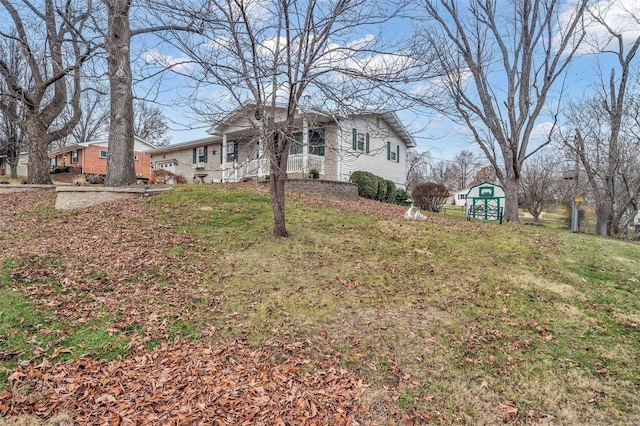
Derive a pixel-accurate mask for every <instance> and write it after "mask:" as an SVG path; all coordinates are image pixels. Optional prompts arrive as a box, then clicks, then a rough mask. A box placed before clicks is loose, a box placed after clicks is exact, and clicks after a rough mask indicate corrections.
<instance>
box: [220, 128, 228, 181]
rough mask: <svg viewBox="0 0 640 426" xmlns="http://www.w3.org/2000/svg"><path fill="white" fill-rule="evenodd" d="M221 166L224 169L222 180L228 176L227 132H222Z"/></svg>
mask: <svg viewBox="0 0 640 426" xmlns="http://www.w3.org/2000/svg"><path fill="white" fill-rule="evenodd" d="M220 168H221V169H222V182H224V181H225V178H227V134H226V133H223V134H222V164H220Z"/></svg>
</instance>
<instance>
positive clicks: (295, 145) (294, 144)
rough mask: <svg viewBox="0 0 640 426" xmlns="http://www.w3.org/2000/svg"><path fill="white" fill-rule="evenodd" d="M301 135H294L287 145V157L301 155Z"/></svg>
mask: <svg viewBox="0 0 640 426" xmlns="http://www.w3.org/2000/svg"><path fill="white" fill-rule="evenodd" d="M302 151H303V150H302V133H295V134H294V135H293V140H292V141H291V144H290V145H289V155H297V154H302Z"/></svg>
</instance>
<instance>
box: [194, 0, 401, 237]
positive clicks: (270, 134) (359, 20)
mask: <svg viewBox="0 0 640 426" xmlns="http://www.w3.org/2000/svg"><path fill="white" fill-rule="evenodd" d="M196 3H197V2H196ZM389 4H390V2H385V3H380V2H371V1H368V0H328V1H316V0H308V1H285V0H266V1H262V2H254V1H242V0H240V1H237V0H212V1H206V2H203V3H201V4H199V5H196V6H197V7H196V8H195V9H194V10H197V12H198V13H197V14H196V13H195V12H193V13H192V14H193V15H198V16H199V17H200V18H201V19H203V21H202V22H203V30H204V39H201V38H196V39H195V40H194V39H183V40H182V47H183V48H184V49H185V50H186V51H188V53H189V55H190V56H191V57H192V58H193V59H194V60H195V61H196V62H198V64H199V66H200V67H201V70H202V75H198V76H197V77H198V79H199V80H200V84H216V85H217V86H218V87H219V88H220V91H221V96H220V99H216V100H215V104H214V105H212V108H215V109H213V110H210V111H209V112H210V113H211V114H212V118H213V121H214V122H220V121H222V119H223V118H224V117H225V116H226V115H227V114H229V113H231V112H232V111H235V110H238V109H239V108H243V107H244V108H245V109H244V111H245V112H250V113H249V114H248V116H249V117H250V120H248V121H250V124H248V126H251V127H252V130H253V131H254V132H255V134H256V135H257V138H256V139H257V141H259V143H260V146H261V147H263V149H264V152H265V153H266V156H267V157H268V158H269V162H270V179H269V182H270V192H271V205H272V209H273V213H274V229H273V233H274V235H275V236H278V237H284V236H287V235H288V231H287V229H286V224H285V203H284V201H285V180H286V170H287V162H288V156H289V148H290V145H291V143H292V142H293V141H294V139H295V138H294V133H295V132H296V120H298V119H299V118H300V117H301V114H302V111H303V109H304V110H309V109H312V108H313V107H317V105H309V103H312V102H313V99H318V100H322V101H323V102H324V105H323V106H326V105H329V104H331V103H332V106H333V109H334V110H338V111H342V113H343V114H344V115H347V114H348V113H349V111H352V110H351V108H357V107H360V106H362V105H379V104H380V102H381V101H382V100H381V98H382V96H381V95H380V94H379V93H378V94H377V95H376V91H375V90H374V89H373V88H372V87H373V86H372V85H368V86H367V85H363V86H358V83H359V81H360V80H359V77H363V76H365V77H368V78H370V80H375V77H376V76H377V75H378V74H377V70H378V68H376V65H375V64H373V63H372V61H371V57H370V56H367V55H371V53H372V50H373V45H372V41H371V40H369V39H368V38H366V37H365V38H364V39H362V40H354V34H357V33H358V31H359V30H360V29H362V28H364V27H366V26H368V25H370V26H372V27H373V26H374V25H375V24H381V23H383V22H386V21H388V20H390V19H392V17H393V16H394V11H393V10H389ZM379 40H380V39H379ZM205 41H206V42H205ZM376 52H377V53H380V51H379V50H376ZM394 60H396V61H397V58H394ZM399 62H401V61H399ZM399 62H396V64H397V63H399ZM391 68H392V66H391V67H385V71H386V73H385V75H384V76H385V77H387V76H389V75H392V74H393V73H389V71H390V69H391ZM307 95H308V97H307ZM374 96H376V98H375V100H374V101H372V98H373V97H374ZM249 105H250V107H247V106H249ZM254 118H255V120H254Z"/></svg>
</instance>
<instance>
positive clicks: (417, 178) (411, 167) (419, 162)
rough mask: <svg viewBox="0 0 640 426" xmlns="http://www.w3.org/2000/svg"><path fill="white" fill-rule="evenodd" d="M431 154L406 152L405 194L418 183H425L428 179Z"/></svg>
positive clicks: (414, 151) (413, 151)
mask: <svg viewBox="0 0 640 426" xmlns="http://www.w3.org/2000/svg"><path fill="white" fill-rule="evenodd" d="M430 162H431V154H430V153H429V151H423V152H418V151H416V150H410V151H408V152H407V192H411V188H412V187H413V185H415V184H416V183H418V182H426V181H427V180H428V179H429V163H430Z"/></svg>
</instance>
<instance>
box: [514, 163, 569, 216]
mask: <svg viewBox="0 0 640 426" xmlns="http://www.w3.org/2000/svg"><path fill="white" fill-rule="evenodd" d="M558 158H560V157H559V156H558V155H557V153H553V152H545V151H543V152H539V153H538V154H536V155H535V156H533V157H532V158H531V159H530V160H529V161H528V162H527V164H526V165H525V166H524V167H523V168H522V175H521V177H520V205H521V206H522V207H524V208H525V209H527V211H528V212H529V213H531V215H532V216H533V222H534V223H539V222H540V214H541V213H542V211H543V209H544V208H545V207H546V206H547V205H548V204H549V203H551V202H552V201H553V197H552V194H553V191H554V189H555V183H556V181H557V179H556V178H557V172H558V167H559V162H558Z"/></svg>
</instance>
